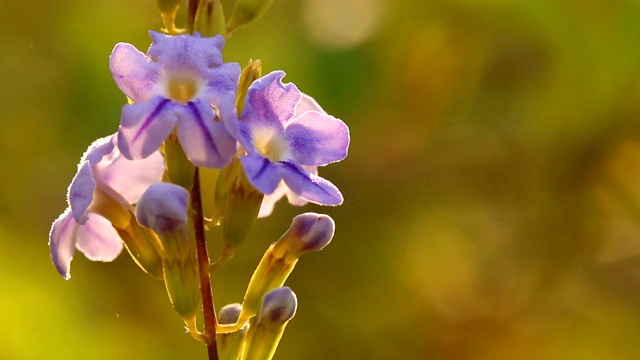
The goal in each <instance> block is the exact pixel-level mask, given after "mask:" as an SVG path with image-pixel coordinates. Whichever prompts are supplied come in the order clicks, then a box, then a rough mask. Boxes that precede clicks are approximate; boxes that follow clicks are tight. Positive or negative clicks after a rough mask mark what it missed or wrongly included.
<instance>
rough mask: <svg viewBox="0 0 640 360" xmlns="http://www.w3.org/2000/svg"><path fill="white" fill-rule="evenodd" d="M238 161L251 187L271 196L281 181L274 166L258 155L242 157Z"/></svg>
mask: <svg viewBox="0 0 640 360" xmlns="http://www.w3.org/2000/svg"><path fill="white" fill-rule="evenodd" d="M240 161H242V167H243V168H244V173H245V174H246V175H247V178H248V179H249V182H250V183H251V185H253V186H254V187H255V188H256V189H258V190H259V191H260V192H261V193H264V194H271V193H273V192H274V191H275V190H276V188H277V187H278V183H280V180H281V179H282V178H281V177H280V175H279V174H278V167H277V166H276V165H274V164H273V163H271V162H270V161H269V160H267V159H265V158H263V157H261V156H259V155H247V156H243V157H241V158H240Z"/></svg>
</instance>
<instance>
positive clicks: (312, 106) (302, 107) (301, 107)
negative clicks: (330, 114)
mask: <svg viewBox="0 0 640 360" xmlns="http://www.w3.org/2000/svg"><path fill="white" fill-rule="evenodd" d="M312 110H313V111H317V112H321V113H323V114H326V113H327V112H326V111H324V109H322V107H321V106H320V104H318V102H317V101H316V99H314V98H312V97H311V96H309V95H307V94H305V93H302V98H301V99H300V102H299V103H298V105H297V106H296V112H295V114H294V115H293V116H294V117H298V116H300V115H301V114H303V113H305V112H307V111H312Z"/></svg>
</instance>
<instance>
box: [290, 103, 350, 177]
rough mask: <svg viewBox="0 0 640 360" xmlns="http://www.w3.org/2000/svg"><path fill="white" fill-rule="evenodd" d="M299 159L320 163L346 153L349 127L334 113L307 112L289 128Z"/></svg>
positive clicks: (339, 157) (297, 160) (302, 162)
mask: <svg viewBox="0 0 640 360" xmlns="http://www.w3.org/2000/svg"><path fill="white" fill-rule="evenodd" d="M285 131H286V133H287V139H288V140H289V145H291V148H292V150H293V154H294V155H293V157H294V158H295V159H296V162H297V163H299V164H302V165H310V166H318V165H327V164H330V163H332V162H335V161H340V160H342V159H344V158H345V157H346V156H347V149H348V148H349V128H348V127H347V125H345V123H344V122H342V120H339V119H336V118H334V117H333V116H330V115H326V114H322V113H319V112H317V111H307V112H305V113H304V114H302V115H301V116H300V117H298V118H296V119H295V120H293V121H292V122H291V124H290V125H289V126H288V127H287V128H286V130H285Z"/></svg>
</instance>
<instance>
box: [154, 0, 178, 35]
mask: <svg viewBox="0 0 640 360" xmlns="http://www.w3.org/2000/svg"><path fill="white" fill-rule="evenodd" d="M180 1H181V0H158V9H159V10H160V16H162V23H163V24H164V31H166V32H167V33H169V34H177V33H178V32H179V30H178V29H176V13H177V12H178V7H180Z"/></svg>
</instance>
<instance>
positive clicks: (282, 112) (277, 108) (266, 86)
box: [241, 71, 302, 126]
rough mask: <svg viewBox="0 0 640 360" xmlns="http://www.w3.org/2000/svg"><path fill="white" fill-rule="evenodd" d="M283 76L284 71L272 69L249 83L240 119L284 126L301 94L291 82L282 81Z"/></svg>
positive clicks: (246, 121)
mask: <svg viewBox="0 0 640 360" xmlns="http://www.w3.org/2000/svg"><path fill="white" fill-rule="evenodd" d="M284 76H285V73H284V71H274V72H272V73H269V74H267V75H266V76H264V77H262V78H260V79H258V80H256V81H254V82H253V84H251V86H250V87H249V90H248V91H247V97H246V99H245V106H244V110H243V111H242V116H241V121H243V122H245V123H247V124H251V125H253V124H264V123H267V124H269V125H273V123H277V124H279V125H280V126H284V125H285V124H286V123H287V122H288V121H289V120H290V119H291V118H292V117H293V114H294V113H295V108H296V105H297V104H298V102H300V98H301V96H302V95H301V93H300V90H298V88H297V87H296V86H295V85H294V84H293V83H287V84H283V83H282V78H283V77H284Z"/></svg>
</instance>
